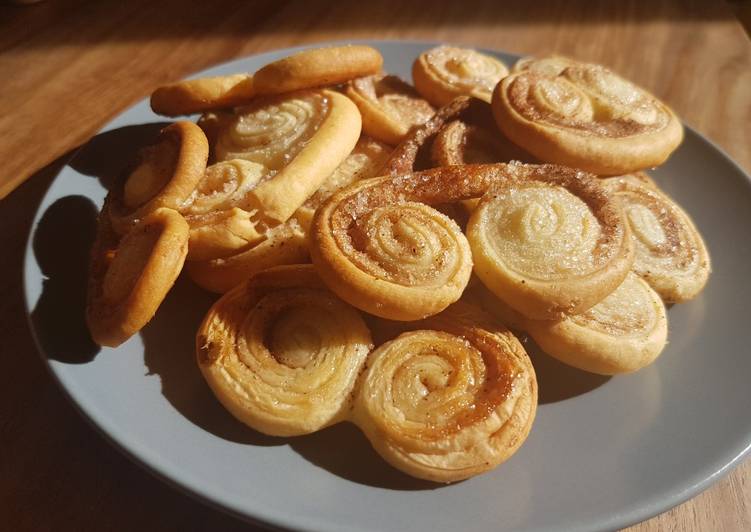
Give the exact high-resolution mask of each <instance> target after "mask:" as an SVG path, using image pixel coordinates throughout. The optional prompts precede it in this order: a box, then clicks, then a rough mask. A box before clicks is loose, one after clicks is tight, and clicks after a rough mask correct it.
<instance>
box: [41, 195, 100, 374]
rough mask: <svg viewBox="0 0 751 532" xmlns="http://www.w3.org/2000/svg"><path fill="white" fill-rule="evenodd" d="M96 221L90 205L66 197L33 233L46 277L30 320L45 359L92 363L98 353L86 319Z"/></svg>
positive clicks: (61, 199) (93, 207) (71, 197)
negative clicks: (90, 252)
mask: <svg viewBox="0 0 751 532" xmlns="http://www.w3.org/2000/svg"><path fill="white" fill-rule="evenodd" d="M96 217H97V208H96V206H95V205H94V203H92V202H91V200H89V199H88V198H86V197H84V196H65V197H63V198H60V199H58V200H57V201H56V202H55V203H53V204H52V205H50V206H49V207H48V208H47V210H46V211H45V212H44V214H43V215H42V217H41V218H40V220H39V223H38V224H37V226H36V228H35V229H34V236H33V242H32V246H33V249H34V256H35V257H36V260H37V263H38V264H39V268H40V270H41V271H42V274H43V275H44V276H45V277H46V278H45V279H44V280H43V281H42V294H41V296H40V297H39V300H38V301H37V303H36V305H35V307H34V309H33V310H32V312H31V321H32V323H33V324H34V329H35V330H36V334H37V338H38V339H39V343H40V344H41V346H42V350H43V351H44V353H45V354H46V355H47V357H49V358H51V359H54V360H59V361H60V362H67V363H69V364H81V363H85V362H89V361H91V360H92V359H93V358H94V356H95V355H96V354H97V353H98V352H99V346H98V345H96V344H95V343H94V342H93V340H92V339H91V336H90V335H89V330H88V328H87V326H86V320H85V311H86V284H87V275H88V262H89V250H90V249H91V245H92V243H93V242H94V237H95V234H96Z"/></svg>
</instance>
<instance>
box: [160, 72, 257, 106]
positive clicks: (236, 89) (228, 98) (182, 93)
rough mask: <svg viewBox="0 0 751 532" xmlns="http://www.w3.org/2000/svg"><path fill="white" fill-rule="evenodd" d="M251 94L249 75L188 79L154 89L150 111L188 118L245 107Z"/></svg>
mask: <svg viewBox="0 0 751 532" xmlns="http://www.w3.org/2000/svg"><path fill="white" fill-rule="evenodd" d="M255 94H256V93H255V90H254V89H253V76H251V75H249V74H234V75H231V76H219V77H214V78H199V79H189V80H184V81H178V82H177V83H171V84H169V85H164V86H162V87H159V88H158V89H156V90H155V91H154V92H153V93H152V94H151V109H152V110H153V111H154V112H155V113H157V114H160V115H165V116H179V115H192V114H194V113H202V112H204V111H215V110H218V109H226V108H229V107H237V106H240V105H247V104H248V103H250V101H251V100H252V99H253V98H254V97H255Z"/></svg>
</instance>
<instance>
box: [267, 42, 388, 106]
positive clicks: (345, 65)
mask: <svg viewBox="0 0 751 532" xmlns="http://www.w3.org/2000/svg"><path fill="white" fill-rule="evenodd" d="M382 66H383V57H381V54H380V52H379V51H378V50H376V49H375V48H372V47H370V46H364V45H352V44H349V45H346V46H331V47H327V48H314V49H312V50H303V51H302V52H297V53H296V54H293V55H290V56H288V57H284V58H282V59H279V60H278V61H274V62H273V63H270V64H268V65H266V66H265V67H263V68H261V69H260V70H259V71H258V72H256V73H255V87H256V90H257V91H258V94H281V93H284V92H291V91H296V90H300V89H308V88H312V87H320V86H324V85H336V84H338V83H344V82H345V81H349V80H351V79H354V78H359V77H362V76H369V75H371V74H377V73H378V72H380V70H381V67H382Z"/></svg>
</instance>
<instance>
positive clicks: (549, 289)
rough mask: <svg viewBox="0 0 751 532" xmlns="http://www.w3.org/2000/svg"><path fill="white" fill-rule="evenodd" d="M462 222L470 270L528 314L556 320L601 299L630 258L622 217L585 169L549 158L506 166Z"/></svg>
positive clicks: (630, 247)
mask: <svg viewBox="0 0 751 532" xmlns="http://www.w3.org/2000/svg"><path fill="white" fill-rule="evenodd" d="M509 169H510V170H513V172H514V173H515V176H516V179H514V180H507V181H505V182H502V183H500V184H498V185H497V186H496V187H495V188H494V189H493V190H492V191H491V192H490V193H489V194H487V195H486V196H485V197H484V198H483V199H482V200H481V202H480V204H479V205H478V207H477V208H476V209H475V211H474V212H473V213H472V216H471V217H470V219H469V223H468V225H467V237H468V239H469V242H470V245H471V246H472V252H473V256H474V260H475V273H476V274H477V276H478V277H479V278H480V279H481V280H482V282H483V283H484V284H485V286H487V287H488V288H489V289H490V291H491V292H493V293H494V294H495V295H496V296H497V297H499V298H500V299H502V300H503V301H504V302H505V303H506V304H508V305H509V306H510V307H512V308H513V309H515V310H516V311H518V312H519V313H521V314H523V315H524V316H526V317H528V318H533V319H560V318H561V317H562V316H565V315H570V314H578V313H581V312H584V311H585V310H587V309H588V308H590V307H592V306H594V305H595V304H597V303H598V302H600V301H602V300H603V299H604V298H605V297H606V296H607V295H608V294H609V293H611V292H612V291H613V290H615V289H616V288H617V287H618V285H620V284H621V283H622V282H623V280H624V279H625V277H626V274H627V273H628V271H629V270H630V269H631V266H632V264H633V262H634V251H633V242H632V240H631V233H630V230H629V228H628V225H627V223H626V220H625V216H624V214H623V212H622V210H621V209H620V206H619V205H618V204H617V202H616V201H615V199H614V198H612V197H611V195H610V194H609V193H608V192H607V191H606V190H605V188H604V187H603V186H602V185H601V184H600V182H599V181H598V180H597V178H595V177H594V176H592V175H591V174H586V173H584V172H579V171H576V170H573V169H570V168H566V167H561V166H555V165H541V166H534V165H509Z"/></svg>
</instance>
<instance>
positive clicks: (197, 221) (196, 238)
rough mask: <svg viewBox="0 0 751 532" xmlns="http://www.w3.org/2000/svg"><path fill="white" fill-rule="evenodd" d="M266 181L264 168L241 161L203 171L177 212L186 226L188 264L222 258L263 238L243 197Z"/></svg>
mask: <svg viewBox="0 0 751 532" xmlns="http://www.w3.org/2000/svg"><path fill="white" fill-rule="evenodd" d="M269 177H270V176H269V170H268V169H267V168H266V167H265V166H263V165H261V164H258V163H254V162H251V161H246V160H243V159H232V160H230V161H223V162H220V163H216V164H213V165H211V166H209V167H208V168H206V172H205V174H204V176H203V179H201V181H199V183H198V185H197V186H196V188H195V190H193V193H192V194H191V195H190V197H189V198H188V199H187V200H186V202H185V205H184V206H183V207H182V208H181V209H180V212H181V214H183V216H185V219H186V221H187V222H188V224H189V225H190V246H189V250H188V260H208V259H214V258H219V257H225V256H228V255H230V254H232V253H234V252H237V251H238V250H240V249H243V248H246V247H247V246H248V245H251V244H254V243H256V242H259V241H260V240H262V239H263V238H264V236H263V234H262V232H261V231H260V230H259V228H257V227H256V224H255V222H254V221H253V219H252V217H253V214H255V211H254V210H252V206H251V205H250V204H249V203H250V202H249V201H248V200H247V197H248V195H249V194H250V193H251V191H252V190H253V189H254V188H255V187H256V186H257V185H258V184H259V183H260V182H261V181H262V180H263V179H264V178H269Z"/></svg>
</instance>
